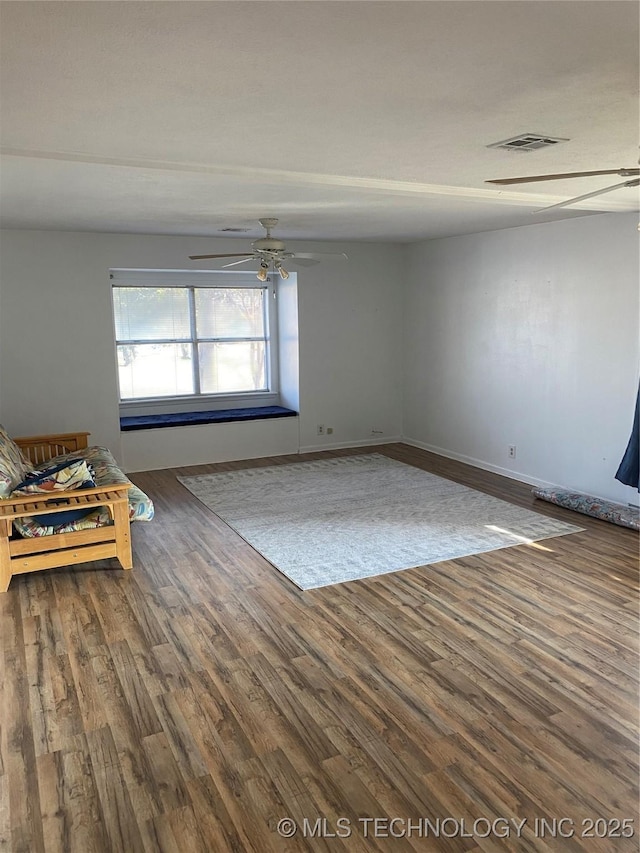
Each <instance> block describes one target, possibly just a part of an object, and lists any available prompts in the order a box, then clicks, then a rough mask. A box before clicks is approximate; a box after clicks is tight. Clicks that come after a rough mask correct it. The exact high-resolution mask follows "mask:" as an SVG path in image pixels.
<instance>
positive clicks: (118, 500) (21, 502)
mask: <svg viewBox="0 0 640 853" xmlns="http://www.w3.org/2000/svg"><path fill="white" fill-rule="evenodd" d="M88 435H89V433H88V432H77V433H63V434H60V435H38V436H34V437H31V438H16V439H14V441H15V443H16V444H17V445H18V446H19V447H20V449H21V451H22V453H23V454H24V456H26V457H27V458H28V459H29V460H30V461H31V462H32V463H33V465H35V466H41V465H42V464H43V463H45V462H47V461H48V460H49V459H52V458H53V457H54V456H58V455H61V454H63V453H73V452H74V451H76V450H83V449H84V448H86V447H87V436H88ZM130 488H131V486H130V484H123V483H117V484H114V485H102V486H96V487H95V488H91V489H82V490H80V491H78V490H76V491H59V492H55V494H50V495H43V494H33V495H23V496H20V497H19V498H15V497H13V498H11V497H10V498H4V499H1V500H0V592H6V591H7V589H8V587H9V581H10V580H11V577H12V576H13V575H18V574H23V573H24V572H35V571H40V570H42V569H53V568H56V567H59V566H71V565H74V564H75V563H84V562H87V561H88V560H104V559H107V558H109V557H117V559H118V560H119V561H120V565H121V566H122V568H123V569H130V568H132V566H133V560H132V555H131V535H130V529H129V503H128V499H127V492H128V490H129V489H130ZM52 499H55V500H56V501H59V500H65V509H66V508H69V509H74V508H78V507H85V506H92V507H95V508H96V509H97V508H98V507H102V506H104V507H107V508H108V509H109V512H110V513H111V517H112V518H113V524H112V525H108V526H106V527H96V528H92V529H88V530H74V531H71V532H70V533H54V534H51V535H50V536H41V537H35V538H26V537H25V538H13V539H12V538H11V530H12V522H13V520H14V519H15V518H23V517H27V516H31V515H46V514H47V513H50V512H60V506H59V505H55V504H54V505H52V504H51V503H49V501H51V500H52ZM66 501H68V502H69V503H68V505H67V504H66Z"/></svg>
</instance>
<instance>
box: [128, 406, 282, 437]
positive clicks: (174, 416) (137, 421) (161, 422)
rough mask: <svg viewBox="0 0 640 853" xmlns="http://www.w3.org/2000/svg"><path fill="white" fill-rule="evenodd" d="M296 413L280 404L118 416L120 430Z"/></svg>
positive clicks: (213, 422) (245, 419)
mask: <svg viewBox="0 0 640 853" xmlns="http://www.w3.org/2000/svg"><path fill="white" fill-rule="evenodd" d="M297 415H298V413H297V412H294V411H293V409H285V408H283V407H282V406H256V407H254V408H246V409H218V410H216V411H208V412H171V414H164V415H130V416H128V417H121V418H120V432H131V431H133V430H140V429H164V428H165V427H180V426H199V425H200V424H219V423H223V424H225V423H232V422H234V421H261V420H267V419H272V418H295V417H297Z"/></svg>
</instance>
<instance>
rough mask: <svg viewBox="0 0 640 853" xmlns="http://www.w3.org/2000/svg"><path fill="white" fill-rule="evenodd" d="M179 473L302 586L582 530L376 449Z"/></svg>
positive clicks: (317, 585) (345, 579)
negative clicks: (186, 474) (218, 470)
mask: <svg viewBox="0 0 640 853" xmlns="http://www.w3.org/2000/svg"><path fill="white" fill-rule="evenodd" d="M178 479H179V481H180V482H181V483H182V484H183V485H184V486H186V487H187V489H189V491H191V492H192V493H193V494H194V495H195V496H196V497H197V498H199V499H200V500H201V501H202V502H203V503H204V504H205V505H206V506H207V507H209V509H210V510H212V512H214V513H216V514H217V515H219V516H220V518H222V519H224V521H226V522H227V524H229V525H230V526H231V527H232V528H233V529H234V530H235V531H236V532H237V533H239V534H240V536H242V537H243V539H245V540H246V541H247V542H248V543H249V544H250V545H252V546H253V547H254V548H255V549H256V551H258V552H259V553H260V554H262V555H263V556H264V557H266V559H267V560H269V562H270V563H272V564H273V565H274V566H275V567H276V568H277V569H279V570H280V571H281V572H282V573H283V574H285V575H286V576H287V577H288V578H290V580H292V581H293V582H294V583H295V584H296V585H297V586H298V587H300V589H314V588H316V587H322V586H328V585H330V584H336V583H345V582H346V581H352V580H357V579H358V578H368V577H372V576H373V575H381V574H386V573H388V572H397V571H399V570H401V569H409V568H414V567H416V566H425V565H428V564H429V563H438V562H440V561H442V560H453V559H455V558H456V557H466V556H469V555H471V554H480V553H483V552H485V551H493V550H495V549H498V548H506V547H509V546H513V545H518V544H523V543H528V542H536V541H538V540H540V539H547V538H550V537H553V536H564V535H565V534H567V533H575V532H577V531H579V530H582V529H583V528H581V527H576V526H575V525H573V524H566V523H565V522H562V521H558V520H556V519H554V518H549V517H548V516H545V515H540V514H539V513H536V512H531V511H530V510H527V509H523V508H522V507H519V506H515V505H513V504H510V503H507V502H506V501H503V500H500V499H498V498H494V497H491V496H490V495H485V494H484V493H482V492H477V491H475V490H474V489H469V488H467V487H466V486H461V485H460V484H459V483H454V482H453V481H451V480H445V479H443V478H442V477H437V476H436V475H435V474H430V473H428V472H426V471H422V470H421V469H419V468H414V467H413V466H412V465H405V464H404V463H403V462H396V461H395V460H393V459H389V458H387V457H386V456H382V455H381V454H378V453H374V454H363V455H360V456H349V457H341V458H338V459H322V460H319V461H314V462H293V463H291V464H286V465H273V466H268V467H264V468H247V469H244V470H241V471H229V472H225V473H220V474H203V475H200V476H195V477H178Z"/></svg>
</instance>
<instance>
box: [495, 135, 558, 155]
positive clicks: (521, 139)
mask: <svg viewBox="0 0 640 853" xmlns="http://www.w3.org/2000/svg"><path fill="white" fill-rule="evenodd" d="M568 141H569V140H568V139H560V138H559V137H553V136H544V134H542V133H521V134H520V136H514V137H512V138H511V139H503V140H502V142H492V143H491V145H487V148H505V149H506V150H507V151H537V150H538V148H550V147H551V146H552V145H557V144H558V143H559V142H568Z"/></svg>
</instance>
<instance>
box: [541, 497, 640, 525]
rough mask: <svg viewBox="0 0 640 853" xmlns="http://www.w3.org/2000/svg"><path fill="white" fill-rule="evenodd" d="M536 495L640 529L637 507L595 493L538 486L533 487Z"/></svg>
mask: <svg viewBox="0 0 640 853" xmlns="http://www.w3.org/2000/svg"><path fill="white" fill-rule="evenodd" d="M533 494H534V495H535V497H537V498H540V499H541V500H543V501H549V502H550V503H554V504H558V506H564V507H566V508H567V509H572V510H574V512H581V513H582V514H583V515H591V516H593V517H594V518H600V519H602V521H610V522H611V523H612V524H619V525H620V526H621V527H630V528H631V529H632V530H639V529H640V512H639V511H638V509H637V508H636V507H631V506H624V504H617V503H612V502H611V501H605V500H603V499H602V498H596V497H593V495H583V494H580V493H579V492H571V491H569V490H568V489H556V488H548V489H543V488H541V487H540V488H536V489H533Z"/></svg>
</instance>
